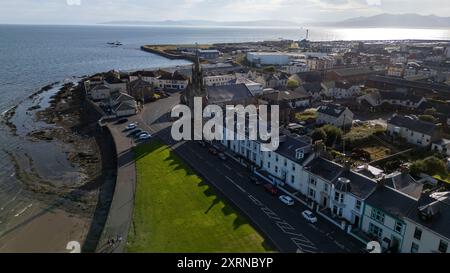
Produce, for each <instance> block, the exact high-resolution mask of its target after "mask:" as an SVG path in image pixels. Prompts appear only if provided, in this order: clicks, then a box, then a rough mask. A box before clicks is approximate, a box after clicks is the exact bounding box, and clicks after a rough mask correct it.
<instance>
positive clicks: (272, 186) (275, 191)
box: [264, 183, 278, 195]
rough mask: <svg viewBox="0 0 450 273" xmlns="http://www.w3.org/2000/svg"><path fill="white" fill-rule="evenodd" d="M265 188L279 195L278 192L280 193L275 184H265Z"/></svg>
mask: <svg viewBox="0 0 450 273" xmlns="http://www.w3.org/2000/svg"><path fill="white" fill-rule="evenodd" d="M264 189H265V190H266V191H267V192H268V193H270V194H272V195H277V193H278V189H277V188H276V187H275V186H274V185H272V184H269V183H267V184H264Z"/></svg>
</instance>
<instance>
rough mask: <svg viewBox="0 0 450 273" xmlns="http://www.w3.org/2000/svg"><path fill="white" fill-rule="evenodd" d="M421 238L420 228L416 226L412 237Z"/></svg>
mask: <svg viewBox="0 0 450 273" xmlns="http://www.w3.org/2000/svg"><path fill="white" fill-rule="evenodd" d="M421 238H422V230H420V229H419V228H416V230H415V231H414V239H417V240H419V241H420V239H421Z"/></svg>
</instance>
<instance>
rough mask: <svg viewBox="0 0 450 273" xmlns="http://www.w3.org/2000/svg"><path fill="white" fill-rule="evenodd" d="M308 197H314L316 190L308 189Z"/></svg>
mask: <svg viewBox="0 0 450 273" xmlns="http://www.w3.org/2000/svg"><path fill="white" fill-rule="evenodd" d="M309 197H311V198H316V191H315V190H313V189H309Z"/></svg>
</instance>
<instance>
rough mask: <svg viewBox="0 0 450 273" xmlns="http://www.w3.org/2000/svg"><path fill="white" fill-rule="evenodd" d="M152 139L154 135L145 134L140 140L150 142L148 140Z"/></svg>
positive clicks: (140, 136)
mask: <svg viewBox="0 0 450 273" xmlns="http://www.w3.org/2000/svg"><path fill="white" fill-rule="evenodd" d="M151 137H152V135H150V134H147V133H145V134H141V135H139V140H141V141H143V140H148V139H150V138H151Z"/></svg>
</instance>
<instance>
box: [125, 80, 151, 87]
mask: <svg viewBox="0 0 450 273" xmlns="http://www.w3.org/2000/svg"><path fill="white" fill-rule="evenodd" d="M151 87H152V84H151V83H149V82H147V81H144V80H142V79H136V80H134V81H132V82H130V89H132V90H135V89H142V88H151Z"/></svg>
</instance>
